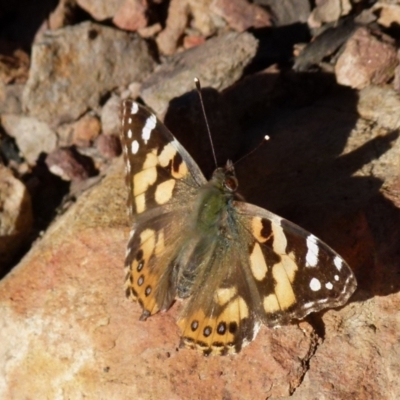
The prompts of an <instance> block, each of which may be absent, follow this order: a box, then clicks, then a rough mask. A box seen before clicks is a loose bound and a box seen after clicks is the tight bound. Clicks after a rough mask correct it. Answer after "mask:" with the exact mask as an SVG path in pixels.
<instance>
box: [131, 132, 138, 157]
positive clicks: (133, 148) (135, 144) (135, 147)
mask: <svg viewBox="0 0 400 400" xmlns="http://www.w3.org/2000/svg"><path fill="white" fill-rule="evenodd" d="M129 130H130V129H129ZM138 150H139V142H138V141H137V140H134V141H133V142H132V145H131V151H132V154H136V153H137V152H138Z"/></svg>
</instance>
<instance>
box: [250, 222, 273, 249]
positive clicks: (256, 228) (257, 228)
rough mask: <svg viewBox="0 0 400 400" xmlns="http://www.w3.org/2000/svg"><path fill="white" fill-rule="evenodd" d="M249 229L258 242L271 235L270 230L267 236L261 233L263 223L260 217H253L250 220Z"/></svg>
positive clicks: (267, 238) (262, 241) (264, 240)
mask: <svg viewBox="0 0 400 400" xmlns="http://www.w3.org/2000/svg"><path fill="white" fill-rule="evenodd" d="M251 231H252V233H253V236H254V237H255V239H256V240H257V241H259V242H260V243H265V242H266V241H267V240H269V239H270V237H271V235H272V232H271V233H269V234H268V236H265V235H263V231H264V225H263V220H262V219H261V218H260V217H254V218H253V219H252V220H251Z"/></svg>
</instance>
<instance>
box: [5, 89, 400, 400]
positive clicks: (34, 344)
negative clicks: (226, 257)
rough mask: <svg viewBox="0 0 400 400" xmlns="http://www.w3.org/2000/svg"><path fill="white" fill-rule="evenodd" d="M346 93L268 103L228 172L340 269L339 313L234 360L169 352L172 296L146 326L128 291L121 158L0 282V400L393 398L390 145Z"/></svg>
mask: <svg viewBox="0 0 400 400" xmlns="http://www.w3.org/2000/svg"><path fill="white" fill-rule="evenodd" d="M242 84H245V82H243V83H242ZM278 89H279V88H277V90H278ZM349 91H350V90H349V89H348V88H338V92H337V93H336V92H335V93H334V96H333V95H332V96H327V97H326V98H324V99H322V100H320V101H315V103H313V104H312V105H309V106H307V107H299V108H297V109H293V108H290V109H288V108H287V107H285V105H284V106H283V107H282V108H280V109H278V108H274V110H273V111H274V112H273V113H272V112H271V109H270V108H269V107H267V106H266V107H265V109H264V113H261V111H260V114H259V115H263V116H264V119H259V120H258V121H257V128H258V129H259V131H260V133H262V134H265V132H266V131H267V132H268V134H270V135H271V138H272V139H271V141H270V142H269V143H268V145H267V146H265V147H263V148H262V149H259V150H258V152H256V153H254V154H253V155H251V156H249V158H248V159H247V161H246V162H245V161H243V162H241V163H240V164H238V165H237V166H236V171H237V173H238V179H239V181H240V184H241V186H240V188H241V192H242V193H244V194H246V195H247V197H248V199H249V201H251V202H253V203H255V204H259V205H262V206H266V205H267V204H268V203H270V204H271V208H272V210H273V211H278V210H279V211H280V214H283V216H285V217H290V218H291V219H293V220H294V221H296V222H298V223H300V224H301V225H302V226H303V227H305V228H307V229H310V230H312V231H313V232H315V233H316V234H318V235H319V236H321V237H322V238H323V239H324V240H325V241H327V242H328V243H329V244H330V245H332V246H333V247H334V248H335V249H337V250H338V251H339V252H340V253H341V254H343V256H344V257H345V258H346V260H348V262H349V263H350V265H351V266H352V268H353V270H354V271H355V273H356V275H357V279H358V282H359V289H358V291H357V292H356V293H355V295H354V296H353V298H352V299H351V300H350V302H349V303H348V304H347V305H346V306H344V307H342V308H341V309H337V310H328V311H326V312H323V313H318V314H314V315H313V316H312V317H310V318H309V319H308V320H307V321H302V322H300V323H295V324H292V325H289V326H284V327H281V328H279V329H267V328H266V327H264V326H263V327H262V328H261V330H260V332H259V334H258V336H257V337H256V339H255V340H254V341H253V342H252V343H251V344H249V346H248V347H246V348H245V349H243V351H242V352H241V353H240V354H238V355H236V356H232V357H212V358H211V357H210V358H205V357H202V356H200V355H198V354H197V353H196V352H193V351H190V350H186V349H178V343H179V331H178V329H177V327H176V324H175V319H176V317H177V314H178V312H179V310H180V307H181V304H180V303H179V302H177V303H176V304H175V305H174V306H173V307H172V309H170V310H168V311H167V312H165V313H160V314H157V315H155V316H153V317H151V318H149V319H148V321H146V322H143V321H138V318H139V316H140V314H141V310H140V306H139V305H137V304H135V303H130V302H129V301H128V300H126V299H125V297H124V293H123V288H122V286H123V285H122V281H123V259H124V250H125V247H126V243H127V241H128V236H129V230H130V228H131V222H130V221H129V219H128V218H127V216H126V207H125V203H126V198H127V189H126V187H125V185H124V183H123V181H124V176H123V165H122V163H121V161H120V160H118V161H117V162H116V163H115V164H113V165H112V167H111V169H110V171H109V173H108V175H107V176H106V177H105V178H104V179H103V180H102V181H101V183H100V184H99V185H98V186H97V187H94V188H93V189H92V190H90V191H88V192H86V193H85V194H83V195H82V196H81V197H80V198H79V199H78V201H77V202H76V204H75V205H74V206H73V207H71V209H70V210H69V211H68V212H67V213H65V214H64V215H62V216H60V217H59V219H58V220H57V221H56V222H55V223H54V224H53V225H52V226H51V227H50V229H49V230H48V231H47V232H46V233H45V235H44V237H43V238H42V240H40V241H38V242H37V243H36V244H35V246H34V247H33V248H32V250H31V251H30V253H29V254H28V255H27V256H26V257H25V258H24V259H23V260H22V261H21V263H20V264H19V265H18V267H17V268H15V269H14V270H13V271H12V272H11V273H10V274H9V275H8V276H7V277H6V278H5V279H3V280H2V281H1V282H0V307H1V309H2V313H1V315H0V326H1V327H2V329H0V340H1V343H2V352H0V363H2V364H4V365H5V366H6V368H5V369H4V377H3V379H4V384H2V385H1V386H0V397H2V398H25V397H29V395H31V393H32V387H34V388H35V396H37V397H38V398H42V397H56V396H57V395H58V394H59V393H63V395H65V396H66V395H68V396H69V397H70V398H76V397H78V398H79V396H81V394H82V393H84V394H85V395H86V396H87V397H93V398H102V397H104V398H113V399H127V398H136V397H138V396H139V397H140V398H142V399H154V398H167V399H169V398H206V399H207V398H223V397H225V398H228V397H229V398H232V399H239V398H240V399H254V398H282V397H286V398H290V397H294V398H298V399H307V398H319V396H321V394H322V395H323V397H324V398H325V399H327V400H333V399H338V398H357V399H368V398H370V397H369V396H370V395H371V394H372V396H373V398H395V397H396V395H397V393H399V392H400V386H399V385H400V384H399V382H397V381H396V380H394V381H393V376H395V372H396V371H397V370H398V369H399V368H400V356H399V355H400V344H399V342H398V340H397V329H395V328H397V325H396V324H398V310H399V305H400V294H399V293H400V290H399V289H400V288H399V285H398V279H397V275H398V265H399V264H398V257H399V255H398V241H399V237H400V229H398V228H397V227H398V226H400V216H399V215H400V214H399V211H398V206H397V205H396V204H398V205H400V200H399V199H400V196H398V197H397V203H396V202H394V201H390V202H389V199H388V198H384V197H382V194H383V193H390V194H391V196H393V199H394V198H395V197H396V190H397V193H400V192H399V191H398V187H400V185H399V183H398V182H399V180H397V183H396V181H395V180H394V179H393V176H394V175H393V174H395V173H397V176H398V175H399V173H398V171H399V166H398V161H396V160H399V159H400V157H399V152H400V139H399V138H397V137H396V136H395V135H393V134H390V133H388V132H390V130H385V129H384V128H383V127H381V126H375V127H374V128H373V129H367V127H368V121H367V120H363V119H361V120H359V119H358V115H357V112H356V108H355V107H356V106H357V104H356V100H357V99H356V98H355V96H354V103H353V104H352V103H351V101H350V100H351V96H349ZM329 101H331V103H329ZM329 104H331V105H332V106H329ZM351 104H352V106H353V108H352V107H351ZM337 105H339V106H337ZM243 107H246V106H245V104H244V105H243ZM344 110H345V112H344ZM271 114H273V115H271ZM278 114H279V118H278V119H277V118H276V116H277V115H278ZM310 115H312V116H313V118H310ZM271 120H272V121H275V123H273V124H271ZM247 123H248V124H250V123H251V121H248V122H247ZM370 126H374V125H373V124H370ZM248 128H249V127H248V126H246V127H244V128H243V132H244V133H243V137H242V139H243V141H248V140H250V135H251V134H252V132H249V129H248ZM388 153H391V156H390V157H389V156H386V155H387V154H388ZM396 154H397V158H396ZM202 156H203V157H205V156H206V155H202ZM385 156H386V158H385ZM396 163H397V164H396ZM374 171H377V172H379V179H378V178H377V177H376V176H375V175H374ZM371 173H372V175H371ZM386 174H388V175H386ZM386 177H390V179H388V180H386V179H387V178H386ZM288 182H289V183H290V184H288ZM395 183H396V185H397V186H395ZM382 184H383V188H382V189H381V190H380V189H379V188H380V187H381V185H382ZM396 188H397V189H396ZM339 216H340V217H339ZM329 221H330V222H329ZM382 243H383V245H382ZM26 288H29V290H26ZM43 360H44V361H43ZM365 365H370V366H371V367H370V368H367V369H366V368H365ZM194 371H195V372H194ZM361 381H362V382H363V383H364V384H362V385H360V382H361ZM26 382H29V385H27V384H26ZM154 382H157V384H156V385H155V384H154ZM204 382H207V383H208V384H207V385H205V384H204ZM138 388H140V389H138ZM139 390H140V394H139V395H138V391H139Z"/></svg>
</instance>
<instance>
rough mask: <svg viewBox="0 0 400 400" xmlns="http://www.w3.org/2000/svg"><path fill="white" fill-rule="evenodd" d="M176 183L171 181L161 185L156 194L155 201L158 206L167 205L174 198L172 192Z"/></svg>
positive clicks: (173, 180)
mask: <svg viewBox="0 0 400 400" xmlns="http://www.w3.org/2000/svg"><path fill="white" fill-rule="evenodd" d="M175 184H176V181H175V179H169V180H167V181H165V182H163V183H160V184H159V185H158V186H157V188H156V192H155V199H156V202H157V204H165V203H167V202H168V201H169V200H171V198H172V192H173V190H174V187H175Z"/></svg>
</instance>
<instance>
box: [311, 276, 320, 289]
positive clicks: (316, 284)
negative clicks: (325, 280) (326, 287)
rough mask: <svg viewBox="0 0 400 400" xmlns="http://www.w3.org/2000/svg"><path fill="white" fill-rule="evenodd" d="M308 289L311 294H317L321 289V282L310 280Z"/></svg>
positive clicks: (315, 279)
mask: <svg viewBox="0 0 400 400" xmlns="http://www.w3.org/2000/svg"><path fill="white" fill-rule="evenodd" d="M310 289H311V290H312V291H313V292H318V290H319V289H321V282H320V281H319V280H318V279H317V278H312V279H311V281H310Z"/></svg>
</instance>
